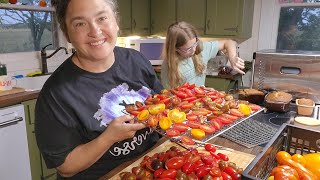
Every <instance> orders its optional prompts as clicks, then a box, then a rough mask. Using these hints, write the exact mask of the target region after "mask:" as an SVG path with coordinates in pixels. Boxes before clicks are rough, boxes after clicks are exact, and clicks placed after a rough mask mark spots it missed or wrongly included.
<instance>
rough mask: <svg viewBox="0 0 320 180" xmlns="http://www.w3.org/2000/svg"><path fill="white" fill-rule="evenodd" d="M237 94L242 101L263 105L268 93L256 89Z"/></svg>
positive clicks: (244, 90)
mask: <svg viewBox="0 0 320 180" xmlns="http://www.w3.org/2000/svg"><path fill="white" fill-rule="evenodd" d="M237 93H238V94H239V99H240V100H245V101H249V102H251V103H253V104H262V103H263V102H264V97H265V94H266V92H264V91H259V90H256V89H239V90H238V91H237Z"/></svg>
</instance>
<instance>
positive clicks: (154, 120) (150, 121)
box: [147, 115, 159, 127]
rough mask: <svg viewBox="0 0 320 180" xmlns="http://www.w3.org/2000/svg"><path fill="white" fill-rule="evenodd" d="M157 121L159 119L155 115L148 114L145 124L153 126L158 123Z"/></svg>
mask: <svg viewBox="0 0 320 180" xmlns="http://www.w3.org/2000/svg"><path fill="white" fill-rule="evenodd" d="M158 122H159V119H158V117H157V116H153V115H152V116H149V118H148V119H147V124H148V126H151V127H155V126H157V125H158Z"/></svg>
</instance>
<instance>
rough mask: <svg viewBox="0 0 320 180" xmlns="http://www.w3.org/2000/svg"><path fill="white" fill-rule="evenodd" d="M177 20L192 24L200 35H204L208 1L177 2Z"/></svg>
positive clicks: (179, 0) (185, 0)
mask: <svg viewBox="0 0 320 180" xmlns="http://www.w3.org/2000/svg"><path fill="white" fill-rule="evenodd" d="M177 20H178V21H186V22H188V23H190V24H192V25H193V26H194V27H195V28H196V29H197V31H198V34H199V35H204V32H205V23H206V0H177Z"/></svg>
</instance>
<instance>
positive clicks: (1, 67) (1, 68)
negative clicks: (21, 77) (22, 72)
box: [0, 63, 7, 76]
mask: <svg viewBox="0 0 320 180" xmlns="http://www.w3.org/2000/svg"><path fill="white" fill-rule="evenodd" d="M3 75H7V67H6V65H5V64H2V63H0V76H3Z"/></svg>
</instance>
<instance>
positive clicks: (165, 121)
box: [159, 117, 172, 130]
mask: <svg viewBox="0 0 320 180" xmlns="http://www.w3.org/2000/svg"><path fill="white" fill-rule="evenodd" d="M171 125H172V121H171V119H170V118H168V117H163V118H162V119H160V120H159V126H160V128H161V129H163V130H167V129H169V128H170V127H171Z"/></svg>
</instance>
